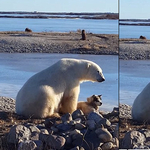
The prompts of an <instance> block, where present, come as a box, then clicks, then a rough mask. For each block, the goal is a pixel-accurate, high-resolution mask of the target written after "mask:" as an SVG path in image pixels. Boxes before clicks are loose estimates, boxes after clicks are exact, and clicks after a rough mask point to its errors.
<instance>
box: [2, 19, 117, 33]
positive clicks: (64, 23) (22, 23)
mask: <svg viewBox="0 0 150 150" xmlns="http://www.w3.org/2000/svg"><path fill="white" fill-rule="evenodd" d="M0 22H1V24H0V31H24V30H25V28H27V27H28V28H30V29H32V30H33V31H34V32H49V31H53V32H69V31H77V30H78V29H81V30H82V29H85V30H86V32H92V33H101V34H118V20H95V19H24V18H0Z"/></svg>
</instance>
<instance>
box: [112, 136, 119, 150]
mask: <svg viewBox="0 0 150 150" xmlns="http://www.w3.org/2000/svg"><path fill="white" fill-rule="evenodd" d="M112 143H113V145H114V147H116V148H119V140H118V139H117V138H116V137H115V138H113V139H112Z"/></svg>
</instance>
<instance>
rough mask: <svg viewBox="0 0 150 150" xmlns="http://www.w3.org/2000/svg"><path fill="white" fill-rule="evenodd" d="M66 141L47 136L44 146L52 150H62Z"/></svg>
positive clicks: (57, 137)
mask: <svg viewBox="0 0 150 150" xmlns="http://www.w3.org/2000/svg"><path fill="white" fill-rule="evenodd" d="M65 142H66V139H65V138H64V137H62V136H58V135H49V136H48V138H47V141H46V144H47V145H48V146H49V147H51V148H53V149H58V150H60V149H62V148H63V147H64V145H65Z"/></svg>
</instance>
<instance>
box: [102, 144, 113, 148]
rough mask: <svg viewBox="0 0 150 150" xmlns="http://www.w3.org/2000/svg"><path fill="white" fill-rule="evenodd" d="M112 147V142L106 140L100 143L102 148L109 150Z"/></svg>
mask: <svg viewBox="0 0 150 150" xmlns="http://www.w3.org/2000/svg"><path fill="white" fill-rule="evenodd" d="M112 148H113V143H112V142H107V143H104V144H103V145H102V150H110V149H112Z"/></svg>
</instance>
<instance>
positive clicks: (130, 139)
mask: <svg viewBox="0 0 150 150" xmlns="http://www.w3.org/2000/svg"><path fill="white" fill-rule="evenodd" d="M145 141H146V138H145V136H144V134H142V133H140V132H139V131H129V132H127V133H126V134H125V137H124V139H123V141H122V147H123V148H126V149H132V148H133V147H134V146H135V145H143V143H144V142H145Z"/></svg>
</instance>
